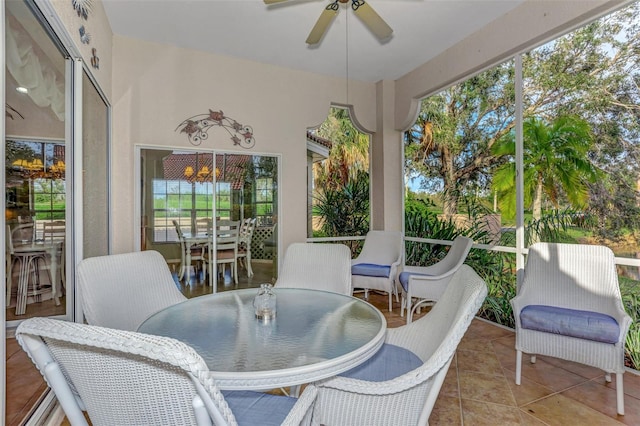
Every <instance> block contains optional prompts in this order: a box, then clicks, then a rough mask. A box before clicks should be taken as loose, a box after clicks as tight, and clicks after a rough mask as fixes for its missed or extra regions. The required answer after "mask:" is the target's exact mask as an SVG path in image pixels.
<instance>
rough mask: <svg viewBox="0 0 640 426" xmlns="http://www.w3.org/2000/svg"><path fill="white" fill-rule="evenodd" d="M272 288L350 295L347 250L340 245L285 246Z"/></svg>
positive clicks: (348, 251) (349, 269)
mask: <svg viewBox="0 0 640 426" xmlns="http://www.w3.org/2000/svg"><path fill="white" fill-rule="evenodd" d="M275 287H276V288H278V287H280V288H284V287H289V288H311V289H316V290H327V291H332V292H335V293H341V294H346V295H351V291H352V289H351V250H349V247H347V246H346V245H344V244H320V243H293V244H291V245H289V247H287V251H286V253H285V255H284V260H283V263H282V270H281V271H280V272H279V273H278V279H277V280H276V284H275Z"/></svg>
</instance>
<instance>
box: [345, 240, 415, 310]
mask: <svg viewBox="0 0 640 426" xmlns="http://www.w3.org/2000/svg"><path fill="white" fill-rule="evenodd" d="M403 255H404V242H403V239H402V232H395V231H369V232H368V233H367V236H366V237H365V240H364V246H363V247H362V251H361V252H360V255H359V256H358V257H356V258H355V259H353V260H352V261H351V284H352V286H353V288H354V289H364V291H365V299H366V298H367V297H368V292H369V290H379V291H384V292H387V293H389V312H391V311H392V304H393V295H394V294H395V296H396V301H398V290H397V288H396V285H395V280H396V276H397V275H398V268H399V267H400V265H402V256H403Z"/></svg>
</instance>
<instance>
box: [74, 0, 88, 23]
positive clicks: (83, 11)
mask: <svg viewBox="0 0 640 426" xmlns="http://www.w3.org/2000/svg"><path fill="white" fill-rule="evenodd" d="M71 5H72V6H73V8H74V9H75V10H76V12H78V16H80V17H81V18H84V19H85V20H86V19H88V18H89V13H91V0H71Z"/></svg>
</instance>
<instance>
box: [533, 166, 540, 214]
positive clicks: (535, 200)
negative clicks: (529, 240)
mask: <svg viewBox="0 0 640 426" xmlns="http://www.w3.org/2000/svg"><path fill="white" fill-rule="evenodd" d="M541 217H542V176H538V183H536V194H535V196H534V198H533V219H535V220H540V218H541Z"/></svg>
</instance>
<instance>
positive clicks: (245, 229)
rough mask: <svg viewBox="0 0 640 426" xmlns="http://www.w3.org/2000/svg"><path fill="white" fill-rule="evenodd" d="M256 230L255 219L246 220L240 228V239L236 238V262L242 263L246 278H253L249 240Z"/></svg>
mask: <svg viewBox="0 0 640 426" xmlns="http://www.w3.org/2000/svg"><path fill="white" fill-rule="evenodd" d="M255 229H256V218H255V217H254V218H247V219H244V220H243V221H242V225H241V226H240V237H239V238H238V262H239V263H241V264H242V263H243V262H244V267H245V269H246V270H247V277H249V278H250V277H252V276H253V269H252V268H251V240H252V239H253V232H254V231H255Z"/></svg>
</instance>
